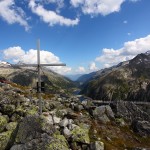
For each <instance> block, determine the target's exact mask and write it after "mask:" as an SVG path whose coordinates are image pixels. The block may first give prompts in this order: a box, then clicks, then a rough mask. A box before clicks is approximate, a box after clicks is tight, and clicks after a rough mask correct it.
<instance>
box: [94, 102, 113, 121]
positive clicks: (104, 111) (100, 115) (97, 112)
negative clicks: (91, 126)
mask: <svg viewBox="0 0 150 150" xmlns="http://www.w3.org/2000/svg"><path fill="white" fill-rule="evenodd" d="M93 116H94V117H95V118H96V119H98V120H99V121H100V122H102V123H107V122H110V120H111V119H114V113H113V111H112V109H111V107H110V106H108V105H106V106H99V107H96V108H95V109H94V111H93Z"/></svg>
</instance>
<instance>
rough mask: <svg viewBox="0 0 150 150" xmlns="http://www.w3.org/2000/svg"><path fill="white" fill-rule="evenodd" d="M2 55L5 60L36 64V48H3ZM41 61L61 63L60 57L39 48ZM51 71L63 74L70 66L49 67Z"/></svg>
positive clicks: (69, 69) (44, 62)
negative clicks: (26, 49)
mask: <svg viewBox="0 0 150 150" xmlns="http://www.w3.org/2000/svg"><path fill="white" fill-rule="evenodd" d="M3 57H4V59H5V60H12V62H13V63H18V62H19V61H20V62H22V63H26V64H36V63H37V50H34V49H30V50H29V51H24V50H23V49H22V48H21V47H19V46H17V47H9V48H7V49H4V50H3ZM40 57H41V63H43V64H52V63H54V64H55V63H61V61H60V58H59V57H58V56H56V55H54V54H53V53H51V52H49V51H46V50H41V51H40ZM49 68H50V69H52V70H53V71H55V72H57V73H60V74H65V73H67V72H69V71H71V68H70V67H63V66H58V67H49Z"/></svg>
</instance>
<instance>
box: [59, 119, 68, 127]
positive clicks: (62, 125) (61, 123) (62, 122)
mask: <svg viewBox="0 0 150 150" xmlns="http://www.w3.org/2000/svg"><path fill="white" fill-rule="evenodd" d="M68 124H69V120H68V119H67V118H64V119H63V120H62V121H61V122H60V123H59V125H60V126H61V127H66V126H67V125H68Z"/></svg>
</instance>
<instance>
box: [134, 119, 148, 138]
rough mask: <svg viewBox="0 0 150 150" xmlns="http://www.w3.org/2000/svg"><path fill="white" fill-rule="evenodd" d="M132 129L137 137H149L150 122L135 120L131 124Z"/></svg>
mask: <svg viewBox="0 0 150 150" xmlns="http://www.w3.org/2000/svg"><path fill="white" fill-rule="evenodd" d="M132 128H133V130H134V131H135V132H136V133H138V134H139V135H141V136H148V137H150V122H148V121H137V120H135V121H133V122H132Z"/></svg>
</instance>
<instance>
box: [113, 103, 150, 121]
mask: <svg viewBox="0 0 150 150" xmlns="http://www.w3.org/2000/svg"><path fill="white" fill-rule="evenodd" d="M112 107H113V109H114V112H115V113H116V115H117V116H119V117H123V118H125V119H127V120H128V121H130V122H132V121H133V120H135V119H138V120H139V119H140V120H145V121H150V116H149V115H150V114H148V113H146V112H145V111H143V110H142V109H141V108H139V107H138V106H137V105H136V104H134V103H133V102H124V101H120V102H116V103H113V106H112Z"/></svg>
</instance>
